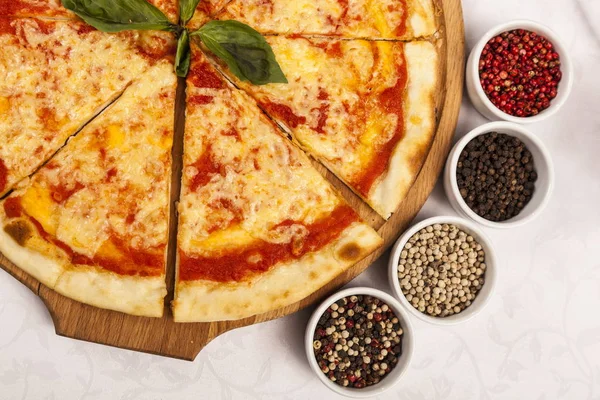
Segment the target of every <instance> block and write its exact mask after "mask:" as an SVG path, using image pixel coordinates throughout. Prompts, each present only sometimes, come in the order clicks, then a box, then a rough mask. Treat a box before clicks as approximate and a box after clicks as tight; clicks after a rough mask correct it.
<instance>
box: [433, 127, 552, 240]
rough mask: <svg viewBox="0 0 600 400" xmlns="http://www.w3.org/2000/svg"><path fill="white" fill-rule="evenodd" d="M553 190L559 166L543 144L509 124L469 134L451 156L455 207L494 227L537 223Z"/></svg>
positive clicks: (449, 188)
mask: <svg viewBox="0 0 600 400" xmlns="http://www.w3.org/2000/svg"><path fill="white" fill-rule="evenodd" d="M553 187H554V167H553V164H552V159H551V158H550V153H549V152H548V150H547V149H546V147H545V146H544V144H543V143H542V141H541V140H540V139H539V138H538V137H537V136H536V135H534V134H533V133H531V132H530V131H528V130H527V129H525V128H523V127H522V126H520V125H517V124H512V123H509V122H491V123H488V124H485V125H482V126H480V127H478V128H476V129H473V130H472V131H471V132H469V133H468V134H466V135H465V136H464V137H463V138H461V139H460V140H459V141H458V142H457V143H456V145H455V146H454V147H453V148H452V150H451V151H450V154H449V156H448V159H447V161H446V169H445V171H444V189H445V191H446V195H447V196H448V200H449V201H450V204H451V205H452V207H453V208H454V209H455V210H456V211H457V212H458V213H459V214H461V215H463V216H466V217H468V218H470V219H472V220H474V221H475V222H477V223H479V224H482V225H485V226H488V227H491V228H513V227H516V226H520V225H523V224H525V223H527V222H529V221H531V220H533V219H534V218H535V217H537V216H538V215H539V214H540V213H541V212H542V211H543V209H544V208H545V206H546V204H547V203H548V201H549V200H550V196H551V194H552V190H553Z"/></svg>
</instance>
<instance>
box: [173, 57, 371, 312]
mask: <svg viewBox="0 0 600 400" xmlns="http://www.w3.org/2000/svg"><path fill="white" fill-rule="evenodd" d="M187 81H188V89H187V109H186V114H187V116H186V125H185V128H186V129H185V136H184V160H183V181H182V190H181V198H180V203H179V233H178V269H177V281H176V289H175V300H174V302H173V315H174V318H175V320H176V321H180V322H187V321H215V320H228V319H240V318H244V317H248V316H251V315H254V314H259V313H263V312H266V311H269V310H273V309H276V308H279V307H283V306H286V305H289V304H292V303H294V302H296V301H298V300H300V299H302V298H304V297H306V296H307V295H309V294H310V293H312V292H314V291H315V290H317V289H318V288H320V287H321V286H323V285H324V284H326V283H327V282H329V281H330V280H331V279H333V278H334V277H335V276H337V275H338V274H339V273H341V272H342V271H344V270H345V269H346V268H348V267H349V266H351V265H353V264H355V263H356V262H357V261H359V260H360V259H362V258H363V257H365V256H366V255H367V254H369V253H370V252H371V251H372V250H374V249H375V248H377V247H379V246H380V244H381V238H380V237H379V236H378V235H377V233H376V232H375V231H374V230H373V229H372V228H371V227H369V226H368V225H366V224H365V223H363V222H362V221H361V220H360V218H359V216H358V215H357V214H356V212H355V211H354V210H353V209H352V208H351V207H350V206H349V205H348V204H347V203H346V202H345V201H344V200H342V199H341V198H340V197H339V196H338V195H337V193H336V192H335V191H334V189H333V188H332V187H331V186H330V184H329V183H328V182H327V181H326V180H325V179H324V178H323V177H322V176H321V175H320V174H319V173H318V172H317V171H316V170H315V169H314V168H313V167H312V165H311V163H310V161H309V160H308V158H307V157H306V156H305V155H304V154H303V153H302V152H301V151H300V150H299V149H298V148H297V147H295V146H294V145H293V144H292V143H291V142H289V141H288V140H287V139H286V138H284V137H282V136H281V134H280V133H279V132H278V131H277V129H276V128H275V127H274V126H273V125H272V123H271V122H270V121H269V120H268V119H267V118H266V117H265V116H264V115H263V114H262V113H261V111H260V109H259V108H258V107H257V106H256V104H255V103H254V102H252V101H251V100H250V99H249V98H247V97H246V96H245V95H244V94H243V93H241V92H239V91H236V90H234V89H232V88H230V87H228V86H227V85H226V84H225V83H224V82H223V80H222V78H221V77H220V76H219V75H218V73H217V72H215V71H214V70H212V67H211V66H210V65H209V64H208V63H207V62H205V61H204V60H203V57H202V55H201V54H199V53H196V54H195V55H194V63H193V66H192V69H191V71H190V74H189V75H188V78H187Z"/></svg>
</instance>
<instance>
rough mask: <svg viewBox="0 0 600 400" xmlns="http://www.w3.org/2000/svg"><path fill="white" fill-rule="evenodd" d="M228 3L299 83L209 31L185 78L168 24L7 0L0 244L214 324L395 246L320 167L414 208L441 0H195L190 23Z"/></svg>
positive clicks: (268, 306) (265, 307) (73, 282)
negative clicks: (225, 46) (134, 23)
mask: <svg viewBox="0 0 600 400" xmlns="http://www.w3.org/2000/svg"><path fill="white" fill-rule="evenodd" d="M148 1H150V2H151V3H152V4H154V5H156V6H157V7H158V8H159V9H161V10H162V11H163V12H164V13H165V14H166V15H167V16H168V18H169V19H170V20H171V21H172V22H180V23H181V24H183V23H184V22H185V21H179V12H178V5H179V3H178V1H176V0H148ZM215 19H220V20H226V19H235V20H238V21H240V22H244V23H247V24H249V25H251V26H252V27H253V28H255V29H256V30H258V31H259V32H260V33H262V34H263V35H265V36H266V38H267V41H268V43H269V44H270V45H271V47H272V48H273V51H274V53H275V55H276V58H277V60H278V62H279V64H280V65H281V68H282V70H283V72H284V74H285V75H286V77H287V79H288V83H287V84H267V85H262V86H252V85H250V84H249V83H248V82H243V81H240V80H239V79H237V78H235V76H234V75H232V74H231V73H230V71H229V70H228V69H227V68H226V67H225V65H223V64H220V63H219V61H218V60H216V59H215V58H214V57H213V56H211V54H210V52H208V51H207V49H203V48H202V47H201V46H197V45H193V46H192V54H191V69H190V72H189V74H188V76H187V78H186V80H183V79H179V80H178V79H177V77H176V76H175V73H174V71H173V67H174V65H173V63H174V58H175V50H176V49H175V47H176V46H175V45H176V39H175V37H174V35H173V33H171V32H167V31H160V32H155V31H141V32H140V31H123V32H119V33H105V32H100V31H97V30H95V29H94V28H92V27H91V26H89V25H87V24H86V23H84V22H83V21H82V20H80V19H79V18H78V17H77V16H76V15H74V14H73V13H71V12H70V11H67V10H66V9H65V8H63V7H62V5H61V2H60V1H59V0H15V1H8V0H0V45H2V48H3V52H2V53H1V54H0V78H1V79H0V252H1V253H2V254H3V255H4V256H6V258H8V259H9V260H11V261H12V262H13V263H14V264H15V265H16V266H17V267H19V268H21V269H23V270H24V271H25V272H27V273H28V274H30V275H32V276H33V277H35V278H36V279H37V280H39V281H40V282H41V283H42V284H44V285H46V286H48V287H49V288H51V289H53V290H55V291H57V292H58V293H60V294H62V295H64V296H67V297H69V298H72V299H74V300H77V301H80V302H83V303H86V304H90V305H92V306H96V307H101V308H106V309H110V310H115V311H119V312H123V313H128V314H133V315H139V316H147V317H161V316H162V315H164V309H165V307H169V306H170V307H171V309H172V314H173V318H174V320H175V321H177V322H208V321H223V320H237V319H242V318H246V317H250V316H253V315H257V314H261V313H265V312H268V311H272V310H275V309H279V308H281V307H285V306H288V305H291V304H293V303H295V302H297V301H299V300H301V299H303V298H305V297H307V296H309V295H310V294H311V293H313V292H315V291H316V290H318V289H319V288H321V287H323V286H324V285H326V284H327V283H328V282H330V281H332V280H333V279H334V278H335V277H336V276H338V275H339V274H341V273H342V272H343V271H346V270H347V269H348V268H350V267H351V266H352V265H354V264H356V263H357V262H358V261H360V260H361V259H363V258H364V257H366V256H367V255H368V254H371V253H372V252H373V251H375V250H376V249H378V248H380V247H381V246H382V245H383V240H382V238H381V237H380V236H379V234H378V233H377V232H376V231H375V230H374V229H373V228H372V227H371V225H370V224H369V223H367V222H365V221H364V220H363V219H362V218H361V216H360V215H359V213H358V211H357V209H355V207H354V206H353V204H355V203H356V202H357V201H360V200H358V198H354V197H353V202H350V203H349V202H348V201H347V200H346V199H344V197H343V196H342V194H341V193H339V192H338V191H337V190H336V189H335V188H334V186H333V185H332V183H330V182H329V180H328V178H327V177H328V176H330V175H326V174H322V172H321V171H323V170H324V167H326V168H328V169H329V170H331V171H332V172H333V173H334V174H336V175H337V176H338V177H339V178H340V179H341V180H342V181H343V182H344V183H345V184H346V185H347V186H348V187H349V188H351V189H352V190H353V191H354V192H356V193H357V194H358V195H359V196H361V197H362V198H363V199H364V200H365V202H366V203H367V204H368V205H370V207H371V208H372V209H373V210H375V211H376V212H378V213H379V214H380V215H381V216H382V217H384V218H388V217H389V216H390V215H391V214H392V213H393V212H395V211H396V210H397V209H398V208H399V207H402V200H403V199H404V198H405V196H406V194H407V192H408V190H409V188H410V186H411V185H412V183H413V182H414V180H415V178H416V176H417V174H418V173H419V170H420V168H421V166H422V164H423V162H424V160H425V157H426V156H427V153H428V150H429V147H430V144H431V142H432V138H433V134H434V128H435V125H436V111H435V104H436V96H437V93H438V90H437V87H438V73H439V68H440V65H439V64H440V63H439V61H438V54H437V48H436V40H437V39H436V31H437V25H436V20H435V10H434V7H433V4H432V1H431V0H382V1H379V2H374V1H367V0H344V1H342V0H337V1H325V0H313V1H306V0H298V1H283V0H256V1H254V0H201V1H200V2H199V4H198V7H197V9H196V12H195V14H194V16H193V18H192V19H191V20H190V21H187V28H188V29H189V30H190V31H193V30H194V29H197V28H199V27H200V26H202V24H204V23H206V22H207V21H210V20H215ZM184 88H186V93H185V96H181V97H177V96H176V93H178V92H179V93H180V94H183V93H182V91H183V89H184ZM176 97H177V100H176ZM184 110H185V123H183V120H181V119H179V118H180V114H181V113H183V111H184ZM176 119H177V121H176ZM175 127H177V131H176V130H175ZM181 147H183V149H184V151H183V154H179V153H178V151H177V149H178V148H181ZM336 182H337V181H336ZM338 183H339V182H338ZM167 255H170V256H169V257H167ZM167 271H175V273H174V275H175V276H174V277H172V278H171V279H174V282H169V281H168V280H169V278H168V277H169V276H170V275H171V274H170V273H167ZM171 283H173V284H172V285H171ZM169 287H173V288H174V289H173V290H174V293H171V294H169V293H168V289H167V288H169ZM166 299H167V300H166ZM170 299H172V301H171V300H170ZM169 302H170V303H169Z"/></svg>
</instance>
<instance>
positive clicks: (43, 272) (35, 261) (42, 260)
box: [0, 215, 64, 289]
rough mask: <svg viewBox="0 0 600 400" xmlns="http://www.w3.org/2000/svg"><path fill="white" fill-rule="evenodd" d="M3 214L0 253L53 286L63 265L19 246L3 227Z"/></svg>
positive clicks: (2, 218)
mask: <svg viewBox="0 0 600 400" xmlns="http://www.w3.org/2000/svg"><path fill="white" fill-rule="evenodd" d="M4 226H5V221H4V216H3V215H2V216H0V227H2V228H1V229H0V253H2V254H3V255H4V256H6V258H8V259H9V260H10V261H11V262H12V263H13V264H15V265H16V266H17V267H19V268H21V269H22V270H23V271H25V272H27V273H28V274H29V275H31V276H33V277H34V278H35V279H37V280H38V281H40V282H41V283H43V284H44V285H46V286H48V287H49V288H51V289H52V288H54V286H55V285H56V281H57V280H58V277H59V276H60V275H61V274H62V272H63V271H64V267H63V265H62V264H61V263H59V262H57V261H56V260H52V259H49V258H47V257H44V256H42V255H41V254H40V253H38V252H35V251H32V250H29V249H27V248H25V247H22V246H20V245H19V244H18V243H17V242H16V241H15V240H14V239H13V238H12V237H11V236H10V235H9V234H8V233H7V232H6V231H5V230H4V229H3V227H4Z"/></svg>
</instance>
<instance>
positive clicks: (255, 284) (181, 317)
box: [172, 222, 383, 322]
mask: <svg viewBox="0 0 600 400" xmlns="http://www.w3.org/2000/svg"><path fill="white" fill-rule="evenodd" d="M382 241H383V240H382V239H381V238H380V237H379V236H378V235H377V234H376V233H375V231H373V230H372V229H371V228H370V227H369V226H367V225H365V224H363V223H359V222H357V223H354V224H352V225H351V226H350V227H348V228H347V229H346V230H345V231H344V232H342V234H341V237H339V238H338V239H337V240H336V241H335V242H334V243H331V244H329V245H328V246H326V247H324V248H323V249H321V250H320V251H317V252H314V253H310V254H307V255H306V256H305V257H303V258H301V259H299V260H296V261H293V262H289V263H285V264H278V265H275V266H273V267H272V268H271V269H270V270H269V272H267V273H265V274H262V275H260V276H257V277H256V278H253V279H251V280H249V281H244V282H240V283H227V284H222V283H218V282H212V281H205V280H204V281H193V282H179V283H178V285H177V288H176V293H175V300H174V301H173V303H172V309H173V317H174V319H175V322H209V321H224V320H237V319H242V318H247V317H250V316H252V315H256V314H262V313H265V312H268V311H272V310H276V309H279V308H282V307H285V306H289V305H291V304H294V303H295V302H297V301H300V300H302V299H303V298H305V297H307V296H309V295H310V294H312V293H314V292H315V291H316V290H318V289H319V288H321V287H322V286H324V285H325V284H326V283H328V282H329V281H331V280H332V279H333V278H335V277H336V276H338V275H339V274H340V273H342V272H343V271H345V270H346V269H348V268H349V267H351V266H352V265H354V264H356V263H357V262H358V261H359V260H361V259H362V258H364V257H366V256H367V255H368V254H370V253H371V252H372V251H373V250H375V249H376V248H377V247H379V246H380V245H381V244H382ZM178 270H179V268H177V271H178Z"/></svg>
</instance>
